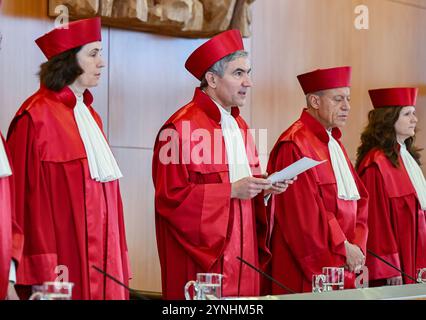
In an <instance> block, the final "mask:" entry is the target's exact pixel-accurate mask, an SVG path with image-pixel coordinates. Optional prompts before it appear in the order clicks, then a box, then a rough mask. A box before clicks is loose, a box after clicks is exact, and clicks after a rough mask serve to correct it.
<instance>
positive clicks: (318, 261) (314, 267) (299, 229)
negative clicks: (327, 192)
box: [268, 142, 346, 281]
mask: <svg viewBox="0 0 426 320" xmlns="http://www.w3.org/2000/svg"><path fill="white" fill-rule="evenodd" d="M276 151H277V152H276V153H274V154H275V155H276V156H275V160H276V161H275V162H274V164H272V163H270V166H269V167H268V172H269V173H273V172H275V171H278V170H281V169H282V168H284V167H287V166H289V165H290V164H292V163H293V162H295V161H297V160H299V159H300V158H302V157H303V155H302V154H301V152H300V150H299V148H298V147H297V146H296V145H295V144H294V143H293V142H284V143H282V144H281V145H280V146H279V149H278V150H276ZM272 156H273V155H272ZM274 198H275V199H274V202H275V204H274V205H275V210H274V212H273V213H272V215H271V219H275V223H274V226H273V227H274V228H278V230H279V231H278V232H281V234H282V236H283V238H284V239H285V240H286V242H287V244H288V246H289V248H290V250H291V252H292V254H293V256H294V258H295V259H296V261H297V262H298V264H299V266H300V268H301V270H302V271H303V273H304V275H305V278H306V279H309V280H308V281H311V277H312V274H317V273H321V270H322V267H324V266H329V265H335V264H338V265H342V266H343V265H344V264H345V263H346V257H345V256H346V250H345V247H344V241H345V240H346V236H345V234H344V233H343V231H342V229H341V228H340V226H339V223H338V222H337V219H336V217H335V216H334V214H333V213H332V212H328V211H327V210H326V209H325V206H324V204H323V199H322V198H321V195H320V194H319V190H318V186H317V184H316V181H315V177H314V175H313V173H312V171H311V170H308V171H306V172H304V173H302V174H300V175H299V176H298V178H297V181H296V182H295V183H294V184H293V185H291V186H290V187H289V188H288V189H287V190H286V191H285V192H284V193H282V194H279V195H276V196H275V197H274ZM283 272H285V270H283Z"/></svg>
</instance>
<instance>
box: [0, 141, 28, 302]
mask: <svg viewBox="0 0 426 320" xmlns="http://www.w3.org/2000/svg"><path fill="white" fill-rule="evenodd" d="M0 143H3V145H4V147H5V149H6V154H7V156H8V158H9V159H10V156H9V153H8V149H7V145H6V142H5V141H4V139H3V136H2V134H1V133H0ZM13 208H14V203H13V176H9V177H3V178H0V300H2V299H4V298H5V297H6V294H7V287H8V284H9V269H10V262H11V259H12V258H13V259H14V260H15V264H16V266H18V262H19V260H20V257H21V253H22V247H23V245H24V237H23V235H22V232H21V231H20V229H19V227H18V225H17V224H16V223H15V222H14V211H13Z"/></svg>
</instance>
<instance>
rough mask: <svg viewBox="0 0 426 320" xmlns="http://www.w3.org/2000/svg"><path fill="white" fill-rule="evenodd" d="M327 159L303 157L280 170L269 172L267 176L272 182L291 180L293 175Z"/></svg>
mask: <svg viewBox="0 0 426 320" xmlns="http://www.w3.org/2000/svg"><path fill="white" fill-rule="evenodd" d="M325 161H327V160H323V161H316V160H314V159H311V158H307V157H304V158H302V159H300V160H298V161H296V162H294V163H292V164H291V165H289V166H288V167H286V168H284V169H282V170H281V171H277V172H275V173H273V174H271V175H270V176H269V177H268V180H269V181H271V182H272V183H277V182H281V181H284V180H291V179H293V178H294V177H296V176H297V175H299V174H301V173H303V172H305V171H306V170H309V169H311V168H313V167H315V166H317V165H319V164H321V163H323V162H325Z"/></svg>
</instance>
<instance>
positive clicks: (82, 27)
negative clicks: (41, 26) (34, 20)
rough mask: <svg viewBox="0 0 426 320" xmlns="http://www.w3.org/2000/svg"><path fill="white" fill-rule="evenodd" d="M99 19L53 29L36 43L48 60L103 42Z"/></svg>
mask: <svg viewBox="0 0 426 320" xmlns="http://www.w3.org/2000/svg"><path fill="white" fill-rule="evenodd" d="M101 38H102V37H101V19H100V18H99V17H95V18H90V19H84V20H78V21H74V22H71V23H69V24H67V25H63V26H61V27H60V28H56V29H53V30H52V31H50V32H48V33H46V34H45V35H43V36H42V37H40V38H38V39H37V40H36V41H35V42H36V43H37V45H38V46H39V48H40V49H41V51H43V53H44V55H45V56H46V57H47V59H51V58H52V57H54V56H56V55H58V54H60V53H62V52H65V51H68V50H70V49H74V48H77V47H80V46H83V45H85V44H88V43H91V42H95V41H101Z"/></svg>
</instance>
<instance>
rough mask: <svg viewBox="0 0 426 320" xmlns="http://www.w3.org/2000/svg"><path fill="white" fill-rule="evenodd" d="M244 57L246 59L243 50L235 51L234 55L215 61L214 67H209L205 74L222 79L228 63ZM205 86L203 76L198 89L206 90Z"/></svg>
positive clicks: (205, 81)
mask: <svg viewBox="0 0 426 320" xmlns="http://www.w3.org/2000/svg"><path fill="white" fill-rule="evenodd" d="M245 57H248V52H247V51H243V50H239V51H235V52H234V53H231V54H228V55H227V56H225V57H223V58H222V59H220V60H219V61H217V62H216V63H215V64H214V65H212V66H211V67H210V69H209V70H207V71H206V73H207V72H212V73H214V74H217V75H218V76H219V77H221V78H222V77H223V75H224V74H225V69H226V67H227V66H228V63H230V62H231V61H234V60H236V59H238V58H245ZM207 86H208V84H207V80H206V75H205V74H204V76H203V79H202V80H201V84H200V88H201V89H203V88H206V87H207Z"/></svg>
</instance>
